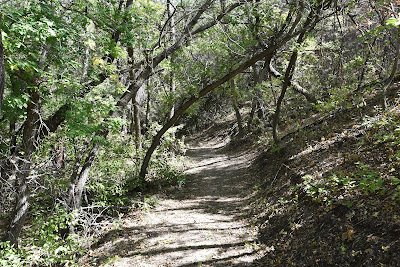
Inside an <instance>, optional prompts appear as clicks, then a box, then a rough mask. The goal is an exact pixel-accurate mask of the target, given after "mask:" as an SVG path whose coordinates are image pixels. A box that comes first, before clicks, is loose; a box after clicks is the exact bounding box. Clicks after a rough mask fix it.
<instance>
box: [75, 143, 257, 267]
mask: <svg viewBox="0 0 400 267" xmlns="http://www.w3.org/2000/svg"><path fill="white" fill-rule="evenodd" d="M213 141H214V143H211V142H210V140H208V141H207V142H206V143H196V144H191V146H190V147H189V149H188V151H187V153H186V155H187V156H188V158H189V163H188V166H187V170H186V174H187V175H188V178H187V182H186V185H185V186H184V187H182V188H180V189H175V190H170V192H168V193H165V194H162V195H158V196H157V198H158V205H156V207H155V208H154V209H150V210H148V211H147V212H146V211H143V212H140V214H139V215H138V214H136V215H135V216H133V217H127V218H125V219H124V222H123V227H122V228H120V229H118V230H110V231H109V232H108V233H107V234H105V235H104V236H103V238H102V239H101V240H99V241H98V242H97V244H96V245H95V247H93V248H92V250H91V251H90V252H89V253H88V254H87V255H86V256H85V257H84V258H82V259H81V260H80V264H81V265H84V266H95V265H96V266H249V265H251V263H252V262H253V260H255V259H256V258H259V257H260V255H261V254H259V252H260V251H261V250H262V247H261V246H260V245H258V244H257V242H256V236H257V232H256V229H255V227H254V226H253V227H252V226H251V225H250V224H249V221H248V220H247V218H248V215H247V214H248V212H247V210H246V205H247V203H248V199H249V196H250V195H251V192H252V191H253V190H252V186H253V184H254V177H253V176H252V175H251V173H252V172H251V171H249V166H251V161H252V160H253V159H254V157H255V154H254V153H241V154H231V153H228V154H225V153H223V152H222V151H221V147H222V145H223V144H224V143H223V140H215V139H214V140H213Z"/></svg>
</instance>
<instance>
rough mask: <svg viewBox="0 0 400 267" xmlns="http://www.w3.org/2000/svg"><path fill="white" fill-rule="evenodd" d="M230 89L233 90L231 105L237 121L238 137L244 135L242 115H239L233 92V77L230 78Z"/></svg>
mask: <svg viewBox="0 0 400 267" xmlns="http://www.w3.org/2000/svg"><path fill="white" fill-rule="evenodd" d="M231 90H232V92H233V96H232V106H233V109H234V110H235V115H236V120H237V123H238V137H239V138H242V137H243V136H244V128H243V123H242V115H240V110H239V104H238V101H237V96H236V93H235V80H234V79H231Z"/></svg>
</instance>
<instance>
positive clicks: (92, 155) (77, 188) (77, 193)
mask: <svg viewBox="0 0 400 267" xmlns="http://www.w3.org/2000/svg"><path fill="white" fill-rule="evenodd" d="M99 151H100V143H99V142H98V141H94V143H93V146H92V148H91V149H90V151H89V154H88V156H87V157H86V159H85V162H84V164H83V166H82V169H81V171H80V173H79V177H78V179H77V180H76V182H75V183H74V185H71V187H70V188H73V192H74V193H73V197H72V202H71V203H72V204H73V206H72V207H73V209H80V208H81V206H82V194H83V190H84V189H85V186H86V182H87V180H88V179H89V173H90V169H91V167H92V164H93V163H94V161H95V159H96V157H97V155H98V154H99Z"/></svg>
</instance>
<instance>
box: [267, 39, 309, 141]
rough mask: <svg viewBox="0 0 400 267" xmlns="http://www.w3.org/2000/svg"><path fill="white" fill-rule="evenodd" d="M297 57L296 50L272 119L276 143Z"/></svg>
mask: <svg viewBox="0 0 400 267" xmlns="http://www.w3.org/2000/svg"><path fill="white" fill-rule="evenodd" d="M304 36H305V33H302V34H300V36H299V38H298V40H297V43H298V44H301V43H303V41H304ZM297 56H298V51H297V49H295V50H294V51H293V53H292V55H291V57H290V61H289V64H288V66H287V68H286V72H285V77H284V80H283V84H282V91H281V94H280V95H279V97H278V101H277V103H276V110H275V114H274V117H273V119H272V136H273V139H274V142H275V143H278V142H279V138H278V134H277V127H278V120H279V114H280V111H281V105H282V101H283V98H284V97H285V94H286V91H287V88H288V87H289V85H290V83H291V82H290V81H291V79H292V76H293V72H294V69H295V67H296V61H297Z"/></svg>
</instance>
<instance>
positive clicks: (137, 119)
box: [132, 99, 142, 150]
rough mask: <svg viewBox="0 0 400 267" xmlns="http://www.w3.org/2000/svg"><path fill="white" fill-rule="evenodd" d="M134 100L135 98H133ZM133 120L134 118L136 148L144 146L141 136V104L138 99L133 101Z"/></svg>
mask: <svg viewBox="0 0 400 267" xmlns="http://www.w3.org/2000/svg"><path fill="white" fill-rule="evenodd" d="M132 101H133V99H132ZM133 120H134V124H135V125H134V128H135V129H134V130H135V147H136V150H140V149H141V148H142V144H141V140H140V139H141V138H140V134H141V133H140V105H139V103H138V102H137V101H134V103H133Z"/></svg>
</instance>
